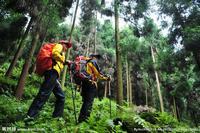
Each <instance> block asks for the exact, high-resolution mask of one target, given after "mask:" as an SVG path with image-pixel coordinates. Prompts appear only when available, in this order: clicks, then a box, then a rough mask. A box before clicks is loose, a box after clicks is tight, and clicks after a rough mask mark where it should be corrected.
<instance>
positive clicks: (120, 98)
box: [114, 0, 123, 105]
mask: <svg viewBox="0 0 200 133" xmlns="http://www.w3.org/2000/svg"><path fill="white" fill-rule="evenodd" d="M114 6H115V47H116V67H117V97H116V101H117V104H119V105H122V101H123V84H122V83H123V82H122V62H121V49H120V46H119V14H118V10H119V0H115V5H114Z"/></svg>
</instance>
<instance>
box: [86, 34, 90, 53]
mask: <svg viewBox="0 0 200 133" xmlns="http://www.w3.org/2000/svg"><path fill="white" fill-rule="evenodd" d="M89 52H90V35H89V37H88V40H87V48H86V52H85V56H88V55H89Z"/></svg>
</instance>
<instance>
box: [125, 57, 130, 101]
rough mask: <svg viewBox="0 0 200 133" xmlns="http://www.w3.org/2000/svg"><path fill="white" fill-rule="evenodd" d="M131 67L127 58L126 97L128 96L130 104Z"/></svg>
mask: <svg viewBox="0 0 200 133" xmlns="http://www.w3.org/2000/svg"><path fill="white" fill-rule="evenodd" d="M129 83H130V81H129V69H128V59H127V58H126V97H127V102H128V104H129V102H130V87H129V85H130V84H129Z"/></svg>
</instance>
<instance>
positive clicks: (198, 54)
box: [193, 50, 200, 69]
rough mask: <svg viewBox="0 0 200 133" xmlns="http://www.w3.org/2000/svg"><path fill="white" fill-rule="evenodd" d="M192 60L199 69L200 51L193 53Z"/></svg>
mask: <svg viewBox="0 0 200 133" xmlns="http://www.w3.org/2000/svg"><path fill="white" fill-rule="evenodd" d="M193 55H194V59H195V60H196V63H197V66H198V67H199V69H200V50H195V51H193Z"/></svg>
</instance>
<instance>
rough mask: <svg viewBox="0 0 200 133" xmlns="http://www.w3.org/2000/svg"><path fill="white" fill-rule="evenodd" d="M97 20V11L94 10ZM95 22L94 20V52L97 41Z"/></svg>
mask: <svg viewBox="0 0 200 133" xmlns="http://www.w3.org/2000/svg"><path fill="white" fill-rule="evenodd" d="M95 21H97V11H96V20H95ZM96 26H97V23H96V22H95V28H94V53H95V54H96V45H97V44H96V43H97V29H96Z"/></svg>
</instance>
